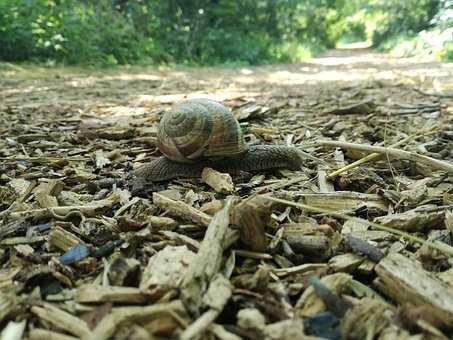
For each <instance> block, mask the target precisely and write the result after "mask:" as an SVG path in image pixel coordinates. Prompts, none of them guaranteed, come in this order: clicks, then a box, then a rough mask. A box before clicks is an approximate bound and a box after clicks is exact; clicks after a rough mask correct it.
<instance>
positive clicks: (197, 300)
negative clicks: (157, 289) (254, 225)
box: [181, 197, 234, 312]
mask: <svg viewBox="0 0 453 340" xmlns="http://www.w3.org/2000/svg"><path fill="white" fill-rule="evenodd" d="M233 203H234V198H233V197H228V198H227V200H226V202H225V206H224V207H223V209H222V210H220V211H219V212H218V213H216V214H215V215H214V217H213V219H212V222H211V223H210V224H209V227H208V229H207V230H206V234H205V237H204V239H203V242H202V243H201V246H200V250H199V251H198V253H197V255H196V256H195V258H194V259H193V260H192V261H191V262H190V263H189V268H188V270H187V272H186V273H185V275H184V277H183V279H182V282H181V296H182V298H183V301H184V304H185V305H186V306H187V307H188V309H189V310H191V311H193V312H198V310H199V308H200V307H201V305H202V297H203V295H204V294H205V292H206V290H207V289H208V286H209V283H210V281H211V279H212V278H213V277H214V275H215V274H216V273H217V272H218V271H219V269H220V265H221V262H222V258H223V251H224V248H223V245H224V241H225V237H226V235H227V231H228V226H229V224H230V213H231V210H232V209H233Z"/></svg>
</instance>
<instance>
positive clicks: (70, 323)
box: [31, 303, 94, 339]
mask: <svg viewBox="0 0 453 340" xmlns="http://www.w3.org/2000/svg"><path fill="white" fill-rule="evenodd" d="M31 311H32V313H33V314H36V316H38V318H39V319H41V320H43V321H45V322H47V323H50V324H51V325H53V326H54V327H56V328H58V329H61V330H63V331H66V332H68V333H70V334H73V335H76V336H78V337H82V338H83V337H85V338H87V339H88V338H89V336H90V334H91V332H90V329H89V328H88V325H87V324H86V322H85V321H82V320H81V319H79V318H77V317H75V316H73V315H71V314H69V313H68V312H66V311H64V310H62V309H60V308H57V307H55V306H53V305H51V304H49V303H46V304H44V305H43V307H38V306H33V307H32V308H31ZM92 339H94V338H92Z"/></svg>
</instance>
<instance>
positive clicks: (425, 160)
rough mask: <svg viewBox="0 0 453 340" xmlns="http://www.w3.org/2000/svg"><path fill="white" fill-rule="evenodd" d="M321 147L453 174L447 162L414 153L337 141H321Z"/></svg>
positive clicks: (452, 165) (451, 167) (450, 164)
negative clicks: (345, 150)
mask: <svg viewBox="0 0 453 340" xmlns="http://www.w3.org/2000/svg"><path fill="white" fill-rule="evenodd" d="M320 144H321V145H325V146H333V147H340V148H344V149H352V150H361V151H367V152H372V153H380V154H385V155H388V156H390V157H393V158H399V159H406V160H409V161H412V162H416V163H422V164H425V165H427V166H429V167H431V168H432V169H439V170H445V171H447V172H450V173H452V172H453V164H452V163H449V162H447V161H441V160H438V159H435V158H432V157H428V156H424V155H419V154H417V153H414V152H409V151H405V150H400V149H395V148H386V147H383V146H374V145H365V144H356V143H346V142H338V141H328V140H321V141H320Z"/></svg>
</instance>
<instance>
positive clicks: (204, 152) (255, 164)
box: [134, 99, 303, 182]
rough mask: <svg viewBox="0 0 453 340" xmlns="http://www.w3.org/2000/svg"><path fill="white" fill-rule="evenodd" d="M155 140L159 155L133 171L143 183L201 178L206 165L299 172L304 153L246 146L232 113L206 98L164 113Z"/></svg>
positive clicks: (288, 148) (234, 171) (236, 170)
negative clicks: (160, 154) (160, 153)
mask: <svg viewBox="0 0 453 340" xmlns="http://www.w3.org/2000/svg"><path fill="white" fill-rule="evenodd" d="M157 140H158V148H159V150H160V151H161V152H162V154H163V156H161V157H158V158H157V159H155V160H153V161H151V162H150V163H147V164H145V165H143V166H141V167H140V168H138V169H137V170H135V172H134V175H135V177H136V178H138V179H140V180H141V181H151V182H158V181H164V180H169V179H172V178H177V177H199V176H200V175H201V172H202V171H203V168H205V167H211V168H214V169H216V170H219V171H221V172H228V173H231V174H237V173H239V172H241V171H257V170H266V169H273V168H287V169H291V170H297V169H299V168H300V166H301V165H302V159H303V153H302V152H301V151H299V150H298V149H297V148H295V147H291V146H283V145H257V146H248V145H247V144H246V142H245V140H244V136H243V132H242V130H241V127H240V126H239V123H238V121H237V120H236V119H235V117H234V115H233V113H232V112H231V111H230V110H229V109H228V108H226V107H225V106H223V105H222V104H220V103H218V102H216V101H213V100H210V99H191V100H187V101H185V102H183V103H181V104H179V105H177V106H175V107H174V108H173V109H171V110H170V111H168V112H166V113H165V114H164V116H163V117H162V119H161V121H160V123H159V127H158V132H157Z"/></svg>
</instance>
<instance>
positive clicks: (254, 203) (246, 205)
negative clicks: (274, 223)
mask: <svg viewBox="0 0 453 340" xmlns="http://www.w3.org/2000/svg"><path fill="white" fill-rule="evenodd" d="M272 206H273V203H272V202H269V201H268V200H266V199H263V198H262V197H260V196H256V197H254V198H252V199H249V200H244V201H242V202H241V203H239V204H238V205H237V206H236V208H235V209H234V213H233V217H232V223H233V224H235V225H237V226H238V227H240V236H241V241H242V242H244V243H245V244H246V245H247V246H249V247H250V249H252V250H253V251H256V252H263V251H264V250H265V249H266V247H267V239H266V233H265V229H266V225H267V224H268V223H269V221H270V218H271V214H272Z"/></svg>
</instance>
